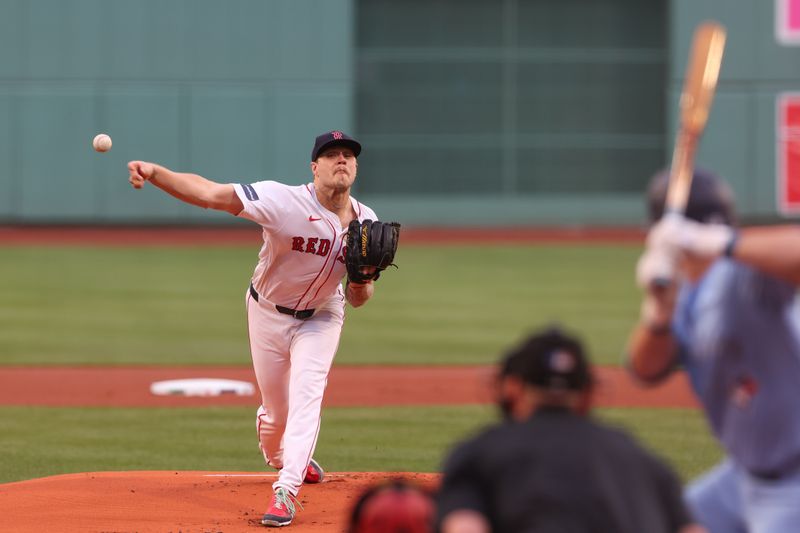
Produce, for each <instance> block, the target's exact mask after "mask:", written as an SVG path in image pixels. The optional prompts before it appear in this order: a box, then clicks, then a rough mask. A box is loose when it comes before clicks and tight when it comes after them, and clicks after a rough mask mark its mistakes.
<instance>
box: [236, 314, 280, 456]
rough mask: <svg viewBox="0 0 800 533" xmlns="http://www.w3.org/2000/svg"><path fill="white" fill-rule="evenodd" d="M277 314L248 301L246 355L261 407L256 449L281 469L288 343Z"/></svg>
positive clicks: (257, 419)
mask: <svg viewBox="0 0 800 533" xmlns="http://www.w3.org/2000/svg"><path fill="white" fill-rule="evenodd" d="M276 314H277V313H275V312H271V311H270V310H268V309H264V308H263V306H259V304H258V303H257V302H255V301H254V300H252V299H250V300H249V301H248V312H247V323H248V332H249V335H250V353H251V355H252V358H253V370H254V372H255V375H256V381H257V383H258V389H259V391H260V393H261V406H260V407H259V409H258V412H257V415H256V431H257V434H258V441H259V448H260V449H261V453H262V454H263V455H264V460H265V461H267V464H269V465H270V466H273V467H274V468H281V467H282V466H283V434H284V431H285V429H286V419H287V416H288V413H289V371H290V366H291V364H290V361H289V341H288V339H287V337H289V336H290V333H289V332H288V331H286V325H285V320H282V319H281V317H280V316H276Z"/></svg>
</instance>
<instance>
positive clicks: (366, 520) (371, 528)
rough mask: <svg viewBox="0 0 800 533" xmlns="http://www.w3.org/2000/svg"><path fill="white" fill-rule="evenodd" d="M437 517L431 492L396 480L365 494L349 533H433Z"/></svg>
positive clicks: (357, 502)
mask: <svg viewBox="0 0 800 533" xmlns="http://www.w3.org/2000/svg"><path fill="white" fill-rule="evenodd" d="M435 514H436V513H435V505H434V501H433V497H432V496H431V494H430V493H428V491H427V490H425V489H422V488H421V487H419V486H417V485H414V484H411V483H409V482H407V481H404V480H402V479H396V480H392V481H389V482H385V483H378V484H375V485H372V486H371V487H369V488H367V490H366V491H364V492H363V493H362V494H361V496H360V497H359V498H358V500H357V501H356V504H355V506H354V507H353V510H352V513H351V516H350V527H349V529H348V533H433V530H434V518H435V516H434V515H435Z"/></svg>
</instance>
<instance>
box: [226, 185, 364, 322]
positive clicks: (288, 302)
mask: <svg viewBox="0 0 800 533" xmlns="http://www.w3.org/2000/svg"><path fill="white" fill-rule="evenodd" d="M234 190H235V191H236V194H237V195H238V196H239V199H240V200H241V201H242V204H243V205H244V209H243V210H242V212H241V213H239V215H238V216H240V217H243V218H247V219H249V220H252V221H254V222H257V223H259V224H260V225H261V227H262V228H263V231H262V234H263V237H264V245H263V246H262V247H261V251H260V252H259V254H258V264H257V265H256V268H255V272H254V273H253V280H252V283H253V287H254V288H255V289H256V291H257V292H258V294H259V296H261V297H262V298H264V299H266V300H268V301H269V302H271V303H273V304H276V305H282V306H284V307H289V308H291V309H297V310H303V309H314V308H316V307H319V306H321V305H322V304H323V303H325V302H326V301H327V300H328V299H330V298H331V297H332V296H333V295H334V294H339V296H340V297H341V298H342V302H343V305H344V296H343V294H342V292H341V291H342V288H341V281H342V277H344V275H345V274H346V272H347V270H346V268H345V265H344V245H345V237H346V236H347V228H342V225H341V222H340V220H339V217H338V216H337V215H336V214H335V213H333V212H331V211H328V210H327V209H326V208H325V207H323V206H322V204H320V203H319V201H318V200H317V196H316V193H315V191H314V184H313V183H308V184H306V185H298V186H290V185H284V184H283V183H278V182H275V181H259V182H256V183H251V184H234ZM350 202H351V203H352V205H353V210H354V211H355V213H356V216H357V217H358V220H360V221H361V220H365V219H370V220H377V216H376V215H375V212H374V211H373V210H372V209H370V208H369V207H367V206H365V205H364V204H362V203H360V202H358V201H357V200H356V199H355V198H353V197H352V196H351V197H350Z"/></svg>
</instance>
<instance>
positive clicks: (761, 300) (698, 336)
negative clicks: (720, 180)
mask: <svg viewBox="0 0 800 533" xmlns="http://www.w3.org/2000/svg"><path fill="white" fill-rule="evenodd" d="M799 325H800V323H799V322H798V313H797V307H796V289H795V287H794V286H793V285H791V284H789V283H787V282H784V281H781V280H778V279H776V278H774V277H771V276H768V275H766V274H764V273H761V272H759V271H757V270H755V269H753V268H750V267H748V266H747V265H743V264H741V263H738V262H736V261H733V260H729V259H720V260H718V261H716V262H715V263H714V264H713V265H712V266H711V267H710V268H709V270H708V271H707V272H706V273H705V275H704V276H703V277H702V278H701V279H700V280H699V281H698V282H697V283H695V284H684V286H683V287H682V288H681V291H680V293H679V294H678V302H677V307H676V312H675V317H674V322H673V328H674V331H675V335H676V337H677V339H678V343H679V346H680V362H681V363H682V364H683V366H684V367H685V369H686V370H687V372H688V374H689V377H690V380H691V383H692V387H693V388H694V390H695V393H696V394H697V396H698V398H699V399H700V401H701V402H702V404H703V406H704V408H705V412H706V416H707V417H708V419H709V421H710V424H711V427H712V429H713V431H714V433H715V434H716V436H717V438H718V439H719V440H720V441H721V442H722V444H723V446H724V447H725V449H726V450H727V452H728V454H729V455H730V456H731V457H732V458H733V459H734V460H735V461H736V462H737V463H738V464H739V465H741V466H743V467H745V468H746V469H748V470H749V471H751V472H753V473H756V474H764V475H780V474H781V473H784V472H786V471H788V470H789V469H791V468H793V467H795V468H796V467H797V466H798V465H799V464H800V409H798V408H797V405H798V402H800V334H799V332H800V328H798V326H799Z"/></svg>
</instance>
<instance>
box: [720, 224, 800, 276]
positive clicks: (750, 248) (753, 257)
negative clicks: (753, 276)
mask: <svg viewBox="0 0 800 533" xmlns="http://www.w3.org/2000/svg"><path fill="white" fill-rule="evenodd" d="M731 255H732V257H733V258H734V259H736V260H737V261H740V262H742V263H745V264H748V265H750V266H752V267H754V268H756V269H758V270H761V271H762V272H765V273H767V274H770V275H773V276H775V277H778V278H781V279H783V280H786V281H788V282H790V283H793V284H795V285H799V286H800V226H797V225H784V226H767V227H752V228H743V229H741V230H740V231H739V236H738V238H737V239H736V242H735V243H734V246H733V248H732V250H731Z"/></svg>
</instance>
